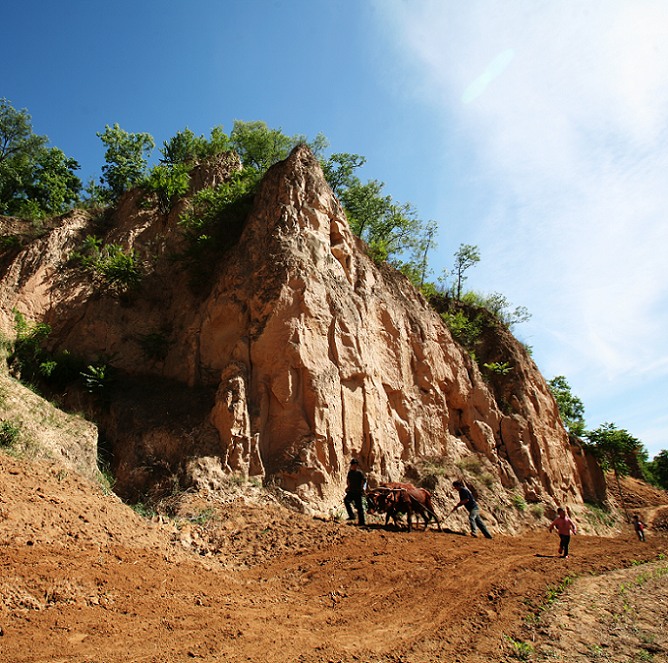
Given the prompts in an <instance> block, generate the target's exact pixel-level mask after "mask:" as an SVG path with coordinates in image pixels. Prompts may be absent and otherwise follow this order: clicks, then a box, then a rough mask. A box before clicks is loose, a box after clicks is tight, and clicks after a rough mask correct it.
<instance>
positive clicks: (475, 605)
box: [0, 454, 668, 663]
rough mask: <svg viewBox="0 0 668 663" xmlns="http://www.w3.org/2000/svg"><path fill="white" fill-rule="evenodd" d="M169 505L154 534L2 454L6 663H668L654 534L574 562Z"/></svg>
mask: <svg viewBox="0 0 668 663" xmlns="http://www.w3.org/2000/svg"><path fill="white" fill-rule="evenodd" d="M661 495H662V494H659V495H658V497H661ZM656 499H657V496H656V495H655V496H654V498H653V501H654V503H653V504H648V505H646V507H647V509H648V511H647V512H648V513H649V509H652V510H653V511H656V510H657V507H658V505H657V503H656ZM167 506H168V507H171V510H172V512H173V517H171V518H169V519H165V518H153V519H152V520H150V521H149V520H147V519H145V518H141V517H139V516H138V515H137V514H136V513H135V512H134V511H132V510H131V509H129V508H128V507H126V506H125V505H123V504H122V503H120V502H119V500H118V499H117V498H116V497H115V496H113V495H104V494H103V493H102V491H101V490H100V488H99V487H98V486H97V485H95V484H93V483H90V482H88V481H87V480H84V479H81V478H80V477H79V476H78V475H76V474H74V473H72V472H70V471H66V470H63V469H62V467H60V466H58V465H54V464H44V463H28V462H27V461H21V460H17V459H14V458H11V457H9V456H7V455H3V454H0V566H1V573H0V628H1V633H2V635H1V636H0V661H3V662H4V661H7V662H12V663H19V662H28V661H30V662H47V661H48V662H54V661H56V662H57V661H60V662H63V663H64V662H68V663H69V662H75V661H76V662H81V663H83V662H84V661H85V662H91V661H96V662H104V663H120V662H123V663H126V662H128V661H137V662H140V661H153V662H156V663H157V662H160V663H165V662H177V661H190V660H203V661H227V662H231V663H236V662H238V661H258V662H260V661H263V662H268V663H283V662H285V663H287V662H296V661H299V662H302V663H307V662H308V663H316V662H318V663H326V662H329V661H342V662H346V663H348V662H352V661H369V662H388V663H389V662H390V661H392V662H397V663H398V662H403V663H423V662H427V661H448V662H451V663H456V662H459V663H477V662H483V661H484V662H486V663H487V662H489V661H512V660H518V658H520V657H523V658H524V660H536V661H540V660H560V661H581V660H596V657H598V660H609V661H626V660H629V661H631V660H655V661H660V660H667V659H666V657H667V656H668V644H667V643H666V640H665V628H663V629H662V630H661V629H660V627H661V625H662V624H663V626H665V615H666V608H665V606H666V603H665V602H666V599H667V597H668V586H667V583H666V574H667V573H668V563H667V562H666V561H665V559H663V553H665V552H666V542H667V540H666V538H664V535H663V534H662V533H661V532H660V531H655V530H650V531H649V533H648V537H647V538H648V540H647V542H646V543H645V544H641V543H639V542H638V541H637V539H636V538H635V535H634V533H633V531H632V530H631V529H630V528H625V529H624V530H623V532H622V533H621V534H620V535H619V536H617V537H615V538H598V537H588V536H582V537H580V536H578V537H575V539H574V540H573V543H572V549H571V553H572V554H571V557H570V559H568V560H563V559H560V558H558V557H557V555H556V548H557V538H556V535H554V534H553V535H549V534H548V533H547V531H540V532H534V533H531V534H527V535H526V536H522V537H503V536H497V537H495V538H494V540H492V541H488V540H486V539H473V538H470V537H468V536H465V535H464V534H463V533H459V532H457V531H455V530H456V527H455V521H452V522H451V521H446V525H450V526H451V527H452V529H448V530H446V531H444V532H438V531H436V530H433V531H432V530H430V531H428V532H426V533H425V532H422V531H414V532H412V533H410V534H409V533H407V532H405V531H386V530H384V529H383V528H382V527H381V526H380V524H375V523H372V524H371V526H370V527H369V528H368V529H358V528H357V527H355V526H348V525H346V524H343V523H335V522H321V521H317V520H313V519H310V518H307V517H305V516H302V515H299V514H295V513H292V512H290V511H288V510H286V509H285V508H283V507H281V506H280V505H279V504H277V503H276V502H275V500H272V499H271V497H270V496H268V495H266V494H265V493H262V492H261V491H259V490H258V489H255V493H254V494H252V491H251V493H247V494H246V495H245V496H242V495H239V496H238V497H237V498H236V499H234V500H232V498H230V501H227V502H223V501H221V500H220V499H218V500H213V499H211V498H206V497H202V496H198V495H186V496H181V497H180V498H179V499H176V498H175V500H174V503H173V504H171V505H167ZM638 506H639V507H640V505H638ZM643 508H644V506H643ZM649 560H652V562H651V563H650V564H638V563H639V562H645V561H649ZM657 560H658V561H657ZM620 569H621V571H620ZM576 577H578V578H580V580H575V581H574V582H571V580H572V579H574V578H576ZM562 590H563V591H562ZM641 604H642V606H641ZM625 606H626V607H625ZM647 611H649V612H647ZM647 614H649V615H652V614H653V615H655V617H654V619H651V618H649V617H647V616H646V615H647ZM656 615H659V616H661V618H660V619H659V618H657V617H656ZM569 620H570V621H569ZM661 620H664V622H661ZM564 628H566V629H570V630H565V631H564ZM657 628H658V629H659V630H657ZM623 629H626V631H624V630H623ZM574 633H576V634H577V638H574V636H573V634H574ZM622 633H628V638H626V636H622ZM611 634H615V635H616V640H617V642H615V637H613V635H611ZM569 636H570V637H569ZM641 654H642V655H644V656H645V658H637V657H638V656H639V655H641ZM587 655H588V656H589V658H586V656H587ZM555 656H556V659H555ZM652 657H654V658H653V659H652Z"/></svg>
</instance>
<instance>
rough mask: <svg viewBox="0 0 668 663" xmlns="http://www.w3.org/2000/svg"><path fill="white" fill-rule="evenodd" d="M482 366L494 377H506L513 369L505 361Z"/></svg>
mask: <svg viewBox="0 0 668 663" xmlns="http://www.w3.org/2000/svg"><path fill="white" fill-rule="evenodd" d="M483 366H484V367H485V368H486V369H487V370H488V371H491V372H492V373H495V374H496V375H508V373H510V372H511V371H512V370H513V367H512V366H511V365H510V364H509V363H508V362H507V361H504V362H503V363H501V362H498V361H493V362H491V363H489V364H483Z"/></svg>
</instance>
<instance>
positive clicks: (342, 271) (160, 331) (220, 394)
mask: <svg viewBox="0 0 668 663" xmlns="http://www.w3.org/2000/svg"><path fill="white" fill-rule="evenodd" d="M132 195H134V196H135V198H133V197H132ZM137 196H138V194H136V193H135V194H131V195H130V196H129V197H128V198H127V199H126V200H125V201H123V203H122V204H121V206H120V207H119V212H117V215H116V219H115V221H114V222H113V224H112V225H111V227H110V228H109V229H108V231H107V237H108V239H109V241H115V242H118V243H121V244H124V245H125V246H132V247H134V249H135V250H137V251H138V252H139V253H140V255H142V256H143V257H144V258H145V263H146V266H147V267H146V269H147V276H146V277H145V278H144V280H143V282H142V288H141V291H140V292H138V293H137V294H135V295H132V296H131V298H130V299H129V300H128V299H118V298H113V297H110V296H105V295H101V294H100V293H99V292H98V291H96V289H95V288H94V287H92V285H91V284H90V283H89V282H88V281H87V280H86V278H83V277H81V276H77V275H75V274H73V273H72V272H70V271H67V270H65V271H62V270H60V271H59V266H60V265H61V263H62V258H63V255H64V254H65V253H66V251H67V250H68V248H69V247H71V246H73V245H74V244H76V241H78V239H80V238H81V236H82V234H84V233H85V232H86V230H85V229H84V228H83V227H82V226H83V225H84V221H83V220H82V217H81V216H80V215H78V214H74V215H72V216H71V217H68V218H66V219H63V222H62V226H61V227H60V228H58V229H56V230H55V231H53V233H51V234H50V235H48V236H47V237H45V238H43V239H42V240H40V241H39V242H35V243H33V244H32V245H31V246H30V247H28V248H27V249H25V250H24V251H23V252H22V253H20V254H19V255H18V256H17V257H16V258H15V259H14V261H13V262H12V264H11V265H10V266H9V267H8V268H7V269H6V270H5V274H4V277H3V281H2V284H1V285H0V300H1V301H2V306H3V313H2V315H3V320H2V324H3V327H4V328H5V329H6V330H7V329H8V328H9V327H10V326H11V321H10V318H9V315H8V314H7V311H10V310H11V308H12V307H16V308H18V309H19V310H22V311H23V312H24V313H25V314H26V315H27V316H28V317H30V318H31V319H35V320H45V321H47V322H48V323H49V324H51V326H52V327H53V334H52V337H51V342H52V344H53V346H54V347H57V348H58V349H64V348H68V349H69V350H71V351H72V352H76V353H78V354H81V355H84V356H85V357H87V358H89V359H90V358H94V357H95V358H98V357H106V358H108V361H109V363H110V364H112V365H113V366H114V367H115V369H116V370H117V371H119V372H120V373H121V374H122V375H123V376H124V380H125V382H124V383H123V384H125V385H127V384H128V381H129V380H131V379H132V378H135V379H136V380H138V382H137V384H139V379H140V378H141V379H142V380H146V379H148V378H150V384H151V386H150V388H149V389H150V391H148V392H147V391H146V389H143V390H141V389H135V390H133V397H132V400H131V402H129V401H128V391H129V390H128V389H127V388H123V389H120V388H117V389H116V390H115V391H113V390H112V392H111V393H110V396H109V398H110V402H109V403H108V405H107V407H106V409H105V411H104V412H102V413H100V414H99V416H100V418H101V420H102V422H101V425H102V426H103V428H104V429H105V430H106V431H107V435H108V437H110V438H112V440H111V444H112V446H113V447H114V456H115V458H116V459H117V465H118V467H117V470H118V472H119V474H120V481H119V484H120V487H121V490H126V491H131V489H132V486H133V485H134V486H135V488H136V487H137V486H138V485H141V486H142V489H145V488H146V487H147V486H149V485H150V484H151V482H152V481H153V483H155V482H156V481H157V479H156V477H157V476H158V475H159V476H160V481H162V482H164V481H167V480H168V479H169V478H170V477H171V480H174V481H175V480H178V481H179V482H181V483H183V482H184V481H186V482H190V483H195V484H197V485H203V486H207V487H209V488H211V489H215V488H216V486H217V485H219V484H220V483H221V482H224V481H225V480H226V479H225V478H226V477H228V478H229V476H230V475H231V474H236V475H241V476H243V477H248V476H257V477H260V478H262V479H263V480H264V481H265V482H268V483H272V484H274V485H276V486H278V487H280V488H282V489H283V490H286V491H289V492H290V493H292V494H293V495H294V496H295V497H296V498H298V500H300V501H301V502H302V503H303V505H305V508H306V507H309V508H313V509H316V510H321V511H322V510H325V509H326V508H328V507H329V506H332V505H334V504H339V503H340V499H341V492H342V488H343V485H344V483H345V474H346V471H347V465H348V461H349V459H350V457H351V456H353V455H354V456H356V457H358V458H359V459H360V461H361V463H362V465H363V466H364V468H365V469H366V470H367V471H368V473H369V478H370V482H371V483H374V482H378V481H381V480H386V479H399V478H401V477H402V475H403V474H404V470H405V468H406V466H407V465H408V464H410V463H412V462H414V461H415V460H416V459H421V458H433V459H437V460H438V462H439V463H440V465H441V466H442V467H444V468H445V471H446V473H447V474H449V476H451V477H454V476H456V475H457V474H458V473H459V470H458V463H459V462H460V461H461V460H462V459H465V458H467V457H470V456H476V457H478V458H481V459H484V461H485V464H486V466H489V467H491V468H493V472H494V476H495V480H497V481H498V482H499V483H500V484H501V485H503V486H504V487H505V488H506V489H508V490H513V491H520V492H521V493H522V494H523V495H524V497H525V498H526V499H527V500H528V501H548V502H550V503H552V504H554V503H556V502H563V501H568V502H570V503H573V502H581V500H582V484H581V481H580V478H579V476H578V471H577V468H576V464H575V461H574V458H573V455H572V453H571V450H570V447H569V443H568V436H567V434H566V432H565V431H564V428H563V426H562V424H561V422H560V420H559V415H558V411H557V408H556V405H555V402H554V400H553V398H552V397H551V395H550V392H549V389H548V387H547V385H546V383H545V381H544V379H543V378H542V376H541V375H540V373H539V371H538V369H537V368H536V366H535V364H534V363H533V361H532V360H531V358H530V357H529V356H528V355H527V353H526V352H525V351H524V350H523V349H522V348H521V347H520V346H519V345H518V344H517V342H516V341H514V339H513V338H512V337H511V336H510V335H508V336H507V337H504V338H503V341H502V347H503V353H504V357H505V358H504V361H510V362H512V365H513V368H514V370H513V372H512V377H511V378H509V379H508V380H507V381H506V382H505V383H503V382H501V381H502V380H503V376H492V377H491V378H490V376H483V375H482V374H481V372H480V370H479V368H478V366H477V364H476V363H475V361H473V360H472V359H471V357H470V356H469V354H468V353H467V352H466V351H465V350H463V349H462V348H461V347H460V345H458V344H457V343H456V342H455V341H454V340H453V339H452V337H451V335H450V333H449V331H448V329H447V327H446V326H445V325H444V323H443V322H442V320H441V318H440V317H439V315H437V314H436V313H435V312H434V310H433V309H432V308H431V307H430V306H429V305H428V304H427V303H426V302H425V300H424V299H423V298H422V296H421V295H420V294H419V293H418V292H416V290H415V289H414V288H413V287H412V285H411V284H410V283H409V282H408V281H407V280H406V279H405V278H404V277H403V276H402V275H401V274H399V273H397V272H396V271H394V270H393V269H391V268H389V267H387V266H384V267H378V266H377V265H375V264H374V263H373V262H372V261H371V260H370V259H369V258H368V257H367V255H366V254H365V251H364V248H363V246H362V245H361V243H360V241H359V240H358V239H357V238H356V237H354V236H353V235H352V233H351V231H350V229H349V227H348V224H347V221H346V218H345V214H344V212H343V210H342V209H341V207H340V205H339V203H338V201H337V200H336V198H335V197H334V195H333V194H332V192H331V190H330V189H329V187H328V186H327V183H326V182H325V180H324V177H323V175H322V172H321V170H320V167H319V165H318V162H317V160H316V159H315V158H314V157H313V155H312V154H311V153H310V151H309V150H308V149H307V148H306V147H299V148H296V149H295V150H294V151H293V153H292V154H291V155H290V157H289V158H288V159H287V160H286V161H284V162H281V163H279V164H277V165H275V166H274V167H272V168H271V169H270V170H269V171H268V172H267V174H266V175H265V177H264V179H263V181H262V183H261V185H260V188H259V191H258V193H257V194H256V196H255V201H254V206H253V210H252V212H251V214H250V216H249V218H248V219H247V221H246V224H245V227H244V230H243V233H242V235H241V238H240V240H239V241H238V243H237V244H236V246H235V247H234V249H232V250H230V251H227V252H226V253H225V254H224V255H221V256H220V260H219V261H218V262H217V263H216V264H212V265H211V274H210V275H209V276H210V279H209V280H210V288H209V289H207V291H206V292H204V293H201V294H199V295H194V294H193V291H192V289H191V288H190V286H189V280H188V274H187V273H186V271H185V270H183V269H182V268H180V267H179V265H178V263H175V262H174V261H173V260H170V259H169V256H170V255H171V254H173V253H174V251H175V250H177V248H178V246H179V245H180V244H179V243H180V242H181V241H182V240H181V239H180V236H179V234H178V230H177V223H178V214H179V210H178V209H177V210H174V211H173V212H172V213H171V214H170V215H159V214H156V213H154V212H150V211H149V210H146V209H143V208H142V206H140V205H138V204H137ZM120 212H122V214H121V213H120ZM147 339H154V340H155V339H162V341H164V343H163V347H164V352H163V353H161V354H160V356H159V357H156V353H148V352H147V350H146V343H147ZM491 342H492V341H491V340H490V343H491ZM163 390H164V393H168V394H169V398H167V397H165V398H164V399H163V398H162V394H163ZM179 393H182V394H183V396H182V397H181V396H179ZM195 394H196V395H197V396H196V397H195ZM179 398H183V399H184V400H185V401H187V402H193V403H195V402H196V403H197V407H196V408H195V410H192V409H191V410H190V412H191V415H190V416H189V417H188V418H187V423H184V420H183V419H179V417H178V416H177V415H176V414H175V413H176V411H177V410H179V409H182V408H179V407H178V403H179ZM167 402H169V407H167V405H165V403H167ZM161 403H162V405H161ZM158 411H160V412H161V413H162V414H163V415H164V416H163V417H162V418H161V420H160V421H158V420H156V416H155V414H156V412H158ZM193 412H201V416H199V415H198V416H193V415H192V413H193ZM130 422H131V424H132V425H130ZM140 468H141V471H140ZM147 468H148V469H147ZM151 468H153V469H151ZM156 468H160V469H159V471H158V469H156Z"/></svg>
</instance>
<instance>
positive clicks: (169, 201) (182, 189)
mask: <svg viewBox="0 0 668 663" xmlns="http://www.w3.org/2000/svg"><path fill="white" fill-rule="evenodd" d="M189 186H190V167H189V166H188V165H186V164H183V163H177V164H174V165H167V164H158V165H157V166H154V167H153V168H152V169H151V172H150V173H149V176H148V179H147V181H146V188H147V189H148V190H149V191H151V192H153V193H154V194H155V195H156V197H157V199H158V208H159V210H160V211H161V212H163V213H164V214H167V213H169V212H170V211H171V209H172V207H173V206H174V203H175V202H176V201H177V200H178V199H179V198H180V197H181V196H183V195H184V194H185V193H186V192H187V191H188V187H189Z"/></svg>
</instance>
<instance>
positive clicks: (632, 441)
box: [584, 423, 643, 518]
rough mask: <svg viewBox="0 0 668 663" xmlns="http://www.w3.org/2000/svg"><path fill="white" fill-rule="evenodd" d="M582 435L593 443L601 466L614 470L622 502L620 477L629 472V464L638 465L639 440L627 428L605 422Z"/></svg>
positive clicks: (640, 447)
mask: <svg viewBox="0 0 668 663" xmlns="http://www.w3.org/2000/svg"><path fill="white" fill-rule="evenodd" d="M584 436H585V437H586V438H587V439H588V440H589V442H590V444H592V445H593V450H594V453H595V454H596V456H597V458H598V460H599V462H600V463H601V467H602V468H603V469H604V470H610V471H612V472H614V475H615V480H616V482H617V489H618V490H619V495H620V497H621V500H622V504H623V503H624V494H623V492H622V485H621V482H620V477H623V476H627V475H628V474H629V465H630V464H631V463H634V464H636V465H640V463H639V461H638V456H639V455H641V454H642V452H643V445H642V442H640V440H638V439H637V438H635V437H633V435H631V434H630V433H629V432H628V431H627V430H625V429H623V428H617V426H615V424H612V423H605V424H603V425H602V426H599V427H598V428H597V429H595V430H593V431H587V432H585V433H584ZM627 518H628V515H627Z"/></svg>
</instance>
